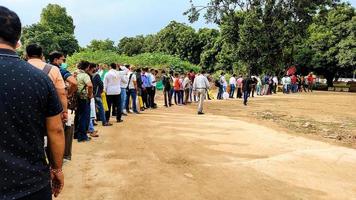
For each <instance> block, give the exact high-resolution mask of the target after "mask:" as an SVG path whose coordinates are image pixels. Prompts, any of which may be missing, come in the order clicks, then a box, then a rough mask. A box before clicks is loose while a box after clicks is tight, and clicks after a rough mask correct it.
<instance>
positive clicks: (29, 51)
mask: <svg viewBox="0 0 356 200" xmlns="http://www.w3.org/2000/svg"><path fill="white" fill-rule="evenodd" d="M26 55H27V58H28V59H31V58H38V59H42V57H43V49H42V47H41V46H40V45H38V44H30V45H28V46H27V47H26Z"/></svg>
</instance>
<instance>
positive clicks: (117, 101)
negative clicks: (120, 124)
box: [105, 94, 122, 121]
mask: <svg viewBox="0 0 356 200" xmlns="http://www.w3.org/2000/svg"><path fill="white" fill-rule="evenodd" d="M106 98H107V102H108V107H109V110H108V111H107V112H106V113H105V117H106V119H107V121H109V119H110V113H111V109H115V110H117V112H116V120H121V115H122V112H121V110H122V109H121V105H122V104H121V95H120V94H118V95H107V97H106Z"/></svg>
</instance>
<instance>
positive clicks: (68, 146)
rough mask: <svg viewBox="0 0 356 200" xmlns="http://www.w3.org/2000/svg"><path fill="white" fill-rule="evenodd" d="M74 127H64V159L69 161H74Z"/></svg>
mask: <svg viewBox="0 0 356 200" xmlns="http://www.w3.org/2000/svg"><path fill="white" fill-rule="evenodd" d="M73 134H74V126H73V125H71V126H66V125H65V126H64V139H65V146H64V158H65V159H67V160H71V159H72V143H73Z"/></svg>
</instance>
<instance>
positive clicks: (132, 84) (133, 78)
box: [127, 72, 136, 89]
mask: <svg viewBox="0 0 356 200" xmlns="http://www.w3.org/2000/svg"><path fill="white" fill-rule="evenodd" d="M127 77H128V80H129V81H130V83H129V89H136V88H135V84H134V82H136V74H135V73H133V72H130V73H129V74H128V75H127ZM130 77H131V79H130Z"/></svg>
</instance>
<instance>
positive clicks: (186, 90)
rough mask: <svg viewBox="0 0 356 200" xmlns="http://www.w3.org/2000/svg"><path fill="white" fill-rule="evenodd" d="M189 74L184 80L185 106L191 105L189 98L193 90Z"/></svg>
mask: <svg viewBox="0 0 356 200" xmlns="http://www.w3.org/2000/svg"><path fill="white" fill-rule="evenodd" d="M189 74H190V73H187V75H186V76H185V78H184V80H183V89H184V104H185V105H186V104H188V103H191V102H189V96H190V89H191V88H192V83H191V81H190V79H189Z"/></svg>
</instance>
